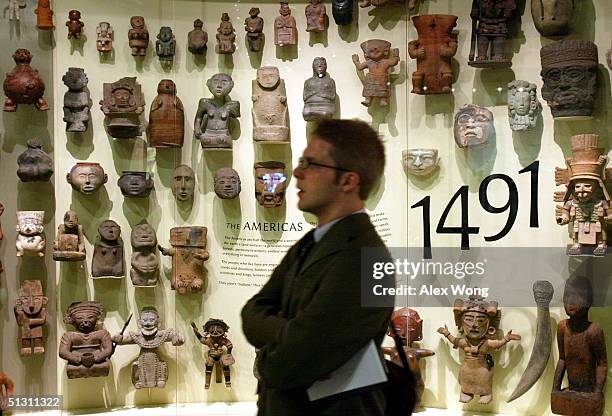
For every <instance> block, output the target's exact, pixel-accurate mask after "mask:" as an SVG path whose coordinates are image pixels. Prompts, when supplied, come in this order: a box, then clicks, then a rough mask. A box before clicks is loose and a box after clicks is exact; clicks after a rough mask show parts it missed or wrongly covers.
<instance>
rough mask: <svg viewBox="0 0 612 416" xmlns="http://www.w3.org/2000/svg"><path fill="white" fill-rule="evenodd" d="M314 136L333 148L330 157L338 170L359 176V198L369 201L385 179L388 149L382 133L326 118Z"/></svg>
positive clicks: (358, 122) (357, 122) (360, 124)
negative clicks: (375, 189) (382, 178)
mask: <svg viewBox="0 0 612 416" xmlns="http://www.w3.org/2000/svg"><path fill="white" fill-rule="evenodd" d="M312 136H316V137H317V138H319V139H321V140H323V141H325V142H327V143H329V144H331V145H332V149H331V151H330V156H331V158H332V159H333V160H334V162H335V163H336V165H337V166H338V167H341V168H344V169H348V170H351V171H354V172H357V173H358V174H359V179H360V185H359V198H360V199H361V200H366V199H367V198H368V195H370V192H371V191H372V189H374V187H375V186H376V184H377V183H378V181H379V180H380V178H381V176H382V175H383V171H384V168H385V147H384V145H383V143H382V140H381V139H380V137H379V136H378V133H376V131H375V130H374V129H373V128H372V127H370V125H369V124H368V123H366V122H364V121H361V120H357V119H353V120H338V119H331V118H326V119H323V120H321V121H319V122H318V123H317V126H316V128H315V130H314V131H313V132H312Z"/></svg>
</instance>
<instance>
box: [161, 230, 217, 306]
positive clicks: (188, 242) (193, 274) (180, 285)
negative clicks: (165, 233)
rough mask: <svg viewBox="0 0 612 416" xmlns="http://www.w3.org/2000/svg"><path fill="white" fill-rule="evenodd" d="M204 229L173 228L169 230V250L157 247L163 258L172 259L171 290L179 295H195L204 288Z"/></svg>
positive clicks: (206, 257)
mask: <svg viewBox="0 0 612 416" xmlns="http://www.w3.org/2000/svg"><path fill="white" fill-rule="evenodd" d="M207 231H208V230H207V228H206V227H198V226H190V227H174V228H172V229H170V245H171V246H172V247H170V248H164V247H162V246H161V245H160V246H158V248H159V251H161V253H162V254H163V255H164V256H171V257H172V289H174V290H176V291H177V293H179V294H180V295H184V294H187V293H197V292H200V291H201V290H202V289H203V288H204V262H205V261H206V260H208V257H209V256H208V251H206V232H207Z"/></svg>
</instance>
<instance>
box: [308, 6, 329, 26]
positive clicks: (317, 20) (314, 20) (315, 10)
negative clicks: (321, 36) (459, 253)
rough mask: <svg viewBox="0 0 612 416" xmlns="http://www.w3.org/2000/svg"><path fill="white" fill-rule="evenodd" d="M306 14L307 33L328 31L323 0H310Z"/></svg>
mask: <svg viewBox="0 0 612 416" xmlns="http://www.w3.org/2000/svg"><path fill="white" fill-rule="evenodd" d="M305 13H306V31H307V32H325V31H326V30H327V12H326V10H325V5H324V4H323V3H321V0H309V3H308V5H307V6H306V11H305Z"/></svg>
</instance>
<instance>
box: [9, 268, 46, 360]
mask: <svg viewBox="0 0 612 416" xmlns="http://www.w3.org/2000/svg"><path fill="white" fill-rule="evenodd" d="M48 300H49V299H48V298H47V297H46V296H44V294H43V289H42V283H41V282H40V280H24V281H23V283H22V284H21V289H20V290H19V297H18V298H17V300H16V301H15V308H14V311H15V319H16V320H17V325H19V327H20V328H21V351H20V353H21V356H22V357H29V356H31V355H32V354H44V353H45V347H44V345H43V326H44V325H45V323H46V322H47V308H45V305H46V304H47V302H48Z"/></svg>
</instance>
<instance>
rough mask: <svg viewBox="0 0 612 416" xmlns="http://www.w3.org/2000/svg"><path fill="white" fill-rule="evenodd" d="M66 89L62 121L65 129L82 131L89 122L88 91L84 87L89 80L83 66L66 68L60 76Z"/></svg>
mask: <svg viewBox="0 0 612 416" xmlns="http://www.w3.org/2000/svg"><path fill="white" fill-rule="evenodd" d="M62 81H64V85H65V86H67V87H68V91H66V93H64V119H63V120H64V121H65V122H66V131H70V132H76V133H82V132H84V131H86V130H87V125H88V123H89V102H90V99H89V92H88V91H87V90H86V89H85V88H86V87H87V83H88V82H89V80H88V79H87V75H86V74H85V70H84V69H83V68H73V67H71V68H68V72H66V73H65V74H64V76H63V77H62Z"/></svg>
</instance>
